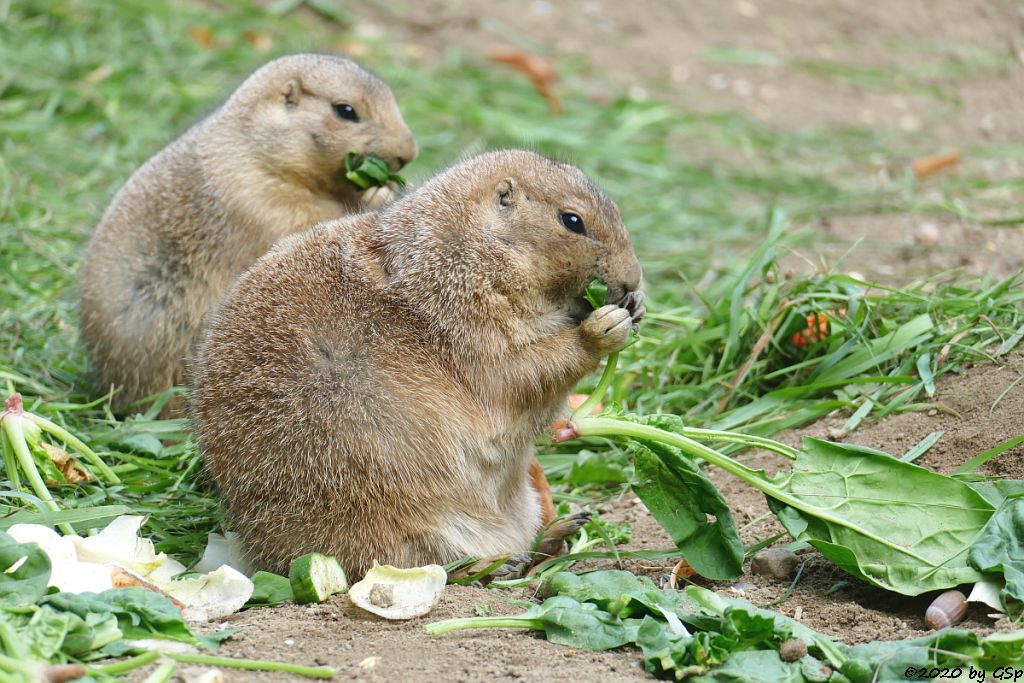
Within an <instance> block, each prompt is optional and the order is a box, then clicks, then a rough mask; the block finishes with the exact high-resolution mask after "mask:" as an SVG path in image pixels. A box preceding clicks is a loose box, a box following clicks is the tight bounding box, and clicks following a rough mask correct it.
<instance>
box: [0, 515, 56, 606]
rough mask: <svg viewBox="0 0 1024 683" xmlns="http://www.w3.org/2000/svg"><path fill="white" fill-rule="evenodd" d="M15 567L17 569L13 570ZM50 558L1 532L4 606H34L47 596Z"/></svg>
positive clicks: (0, 577) (1, 598) (0, 590)
mask: <svg viewBox="0 0 1024 683" xmlns="http://www.w3.org/2000/svg"><path fill="white" fill-rule="evenodd" d="M12 567H13V569H12ZM49 581H50V556H49V555H47V554H46V553H45V552H43V550H41V549H40V548H39V546H37V545H36V544H35V543H17V542H16V541H15V540H14V539H13V538H11V537H10V536H8V535H7V534H6V533H4V532H2V531H0V605H34V604H35V603H36V602H38V601H39V598H41V597H43V596H44V595H46V591H47V583H49Z"/></svg>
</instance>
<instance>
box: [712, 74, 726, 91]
mask: <svg viewBox="0 0 1024 683" xmlns="http://www.w3.org/2000/svg"><path fill="white" fill-rule="evenodd" d="M730 83H732V79H731V78H729V77H728V76H727V75H725V74H711V75H710V76H708V86H710V88H711V89H712V90H725V89H726V88H728V87H729V84H730Z"/></svg>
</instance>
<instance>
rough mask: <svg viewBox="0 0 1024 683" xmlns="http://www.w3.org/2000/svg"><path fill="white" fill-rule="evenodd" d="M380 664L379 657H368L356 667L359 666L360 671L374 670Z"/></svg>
mask: <svg viewBox="0 0 1024 683" xmlns="http://www.w3.org/2000/svg"><path fill="white" fill-rule="evenodd" d="M378 664H380V657H378V656H377V655H373V656H372V657H367V658H366V659H364V660H362V661H361V662H359V663H358V664H356V666H358V667H359V668H360V669H372V668H373V667H375V666H377V665H378Z"/></svg>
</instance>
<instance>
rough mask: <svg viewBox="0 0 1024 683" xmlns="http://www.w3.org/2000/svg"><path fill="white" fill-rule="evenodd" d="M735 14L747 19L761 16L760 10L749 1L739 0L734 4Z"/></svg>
mask: <svg viewBox="0 0 1024 683" xmlns="http://www.w3.org/2000/svg"><path fill="white" fill-rule="evenodd" d="M736 12H737V13H738V14H739V15H741V16H744V17H746V18H747V19H757V18H758V17H759V16H761V10H760V9H758V7H757V5H755V4H754V3H752V2H750V1H749V0H740V1H739V2H737V3H736Z"/></svg>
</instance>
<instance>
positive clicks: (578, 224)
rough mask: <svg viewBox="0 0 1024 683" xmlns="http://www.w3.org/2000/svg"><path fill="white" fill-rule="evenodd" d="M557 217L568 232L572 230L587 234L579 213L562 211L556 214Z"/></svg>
mask: <svg viewBox="0 0 1024 683" xmlns="http://www.w3.org/2000/svg"><path fill="white" fill-rule="evenodd" d="M558 218H559V220H561V221H562V225H564V226H565V229H566V230H568V231H569V232H574V233H576V234H577V235H586V234H587V229H586V227H584V225H583V219H582V218H580V217H579V214H575V213H570V212H569V211H563V212H562V213H560V214H559V215H558Z"/></svg>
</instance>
